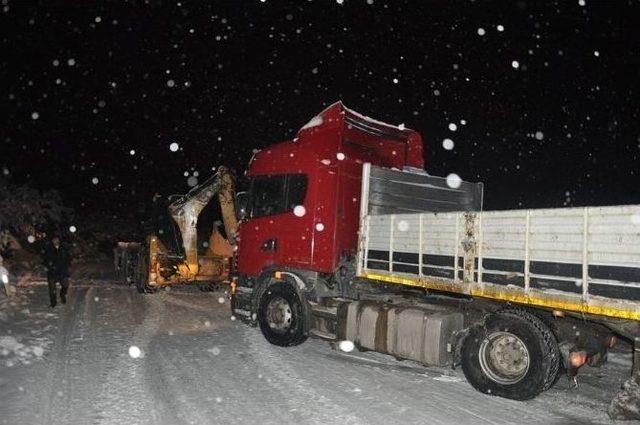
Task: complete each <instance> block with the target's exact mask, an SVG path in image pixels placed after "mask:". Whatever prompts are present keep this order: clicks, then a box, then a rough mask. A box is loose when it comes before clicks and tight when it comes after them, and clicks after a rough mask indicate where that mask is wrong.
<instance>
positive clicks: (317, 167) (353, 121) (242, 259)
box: [235, 102, 424, 286]
mask: <svg viewBox="0 0 640 425" xmlns="http://www.w3.org/2000/svg"><path fill="white" fill-rule="evenodd" d="M365 162H369V163H371V164H373V165H378V166H382V167H387V168H397V169H403V168H404V167H414V168H419V169H424V159H423V146H422V139H421V137H420V135H419V134H418V133H417V132H415V131H413V130H409V129H405V128H403V126H400V127H396V126H391V125H388V124H384V123H381V122H378V121H375V120H372V119H370V118H367V117H364V116H362V115H360V114H358V113H356V112H354V111H351V110H349V109H347V108H346V107H345V106H344V105H343V104H342V102H336V103H334V104H333V105H331V106H329V107H328V108H327V109H325V110H324V111H322V112H321V113H320V114H319V115H317V116H316V117H314V118H313V119H312V120H311V121H309V123H307V124H306V125H305V126H304V127H302V128H301V129H300V130H299V131H298V133H297V135H296V137H295V138H294V139H293V140H291V141H285V142H281V143H278V144H276V145H273V146H271V147H269V148H267V149H264V150H262V151H260V152H258V153H257V154H256V155H255V156H254V157H253V159H252V160H251V162H250V164H249V169H248V172H247V177H248V179H249V192H248V195H249V196H248V205H247V208H246V219H245V220H244V221H243V222H242V223H241V225H240V227H239V229H238V237H239V240H238V249H237V251H236V258H235V263H236V274H237V275H238V276H239V277H240V279H241V280H244V281H247V280H249V281H254V280H255V279H257V278H258V277H259V276H260V275H261V274H263V273H265V272H267V271H269V270H272V269H275V268H286V269H299V270H305V271H310V272H317V273H326V274H330V273H333V272H335V271H336V270H337V269H338V268H339V266H340V264H341V262H342V261H348V260H350V259H351V258H353V256H354V254H355V252H356V246H357V240H358V225H359V208H360V191H361V179H362V177H361V176H362V165H363V163H365ZM249 286H251V283H249Z"/></svg>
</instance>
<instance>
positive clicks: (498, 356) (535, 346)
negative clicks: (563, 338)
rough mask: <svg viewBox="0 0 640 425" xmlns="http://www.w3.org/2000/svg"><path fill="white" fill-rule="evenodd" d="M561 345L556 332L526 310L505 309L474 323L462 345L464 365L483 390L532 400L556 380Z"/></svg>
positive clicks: (466, 373) (507, 396) (506, 396)
mask: <svg viewBox="0 0 640 425" xmlns="http://www.w3.org/2000/svg"><path fill="white" fill-rule="evenodd" d="M560 358H561V356H560V350H559V349H558V343H557V341H556V339H555V336H554V335H553V332H551V330H549V328H548V327H547V326H546V325H545V324H544V323H543V322H542V320H540V319H539V318H538V317H536V316H534V315H532V314H529V313H527V312H525V311H519V310H518V311H504V312H500V313H497V314H494V315H491V316H489V317H488V318H487V320H486V321H485V323H484V325H481V326H476V327H474V328H472V329H471V332H470V333H469V335H468V336H467V337H466V338H465V340H464V342H463V345H462V371H463V372H464V375H465V376H466V378H467V380H468V381H469V383H470V384H471V385H472V386H473V387H474V388H475V389H476V390H478V391H480V392H483V393H486V394H491V395H496V396H499V397H505V398H510V399H514V400H529V399H532V398H534V397H536V396H537V395H538V394H540V393H541V392H542V391H545V390H547V389H548V388H549V387H551V385H553V383H555V381H556V377H557V376H558V371H559V369H560Z"/></svg>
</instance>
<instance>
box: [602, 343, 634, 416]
mask: <svg viewBox="0 0 640 425" xmlns="http://www.w3.org/2000/svg"><path fill="white" fill-rule="evenodd" d="M607 413H609V416H610V417H611V419H617V420H640V338H636V339H635V342H634V346H633V373H632V374H631V378H629V379H628V380H627V381H625V383H624V384H622V389H621V390H620V392H618V394H616V396H615V397H614V398H613V400H611V404H609V410H608V412H607Z"/></svg>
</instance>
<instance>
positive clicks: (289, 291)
mask: <svg viewBox="0 0 640 425" xmlns="http://www.w3.org/2000/svg"><path fill="white" fill-rule="evenodd" d="M258 322H259V324H260V330H261V331H262V334H263V335H264V337H265V338H266V339H267V341H269V342H270V343H271V344H274V345H279V346H281V347H291V346H294V345H299V344H302V343H303V342H304V341H306V340H307V336H306V335H305V334H304V313H303V306H302V301H301V300H300V297H299V296H298V294H297V293H296V291H295V289H293V288H292V287H291V286H290V285H288V284H286V283H284V282H277V283H274V284H271V285H270V286H269V287H268V288H267V289H266V290H265V292H264V293H263V294H262V297H261V298H260V304H259V307H258Z"/></svg>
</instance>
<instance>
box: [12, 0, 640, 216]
mask: <svg viewBox="0 0 640 425" xmlns="http://www.w3.org/2000/svg"><path fill="white" fill-rule="evenodd" d="M498 26H503V27H504V28H503V31H499V30H498ZM480 28H482V29H483V30H484V31H481V30H480ZM639 28H640V1H638V0H629V1H625V0H620V1H613V0H611V1H605V0H603V1H595V0H580V2H579V1H578V0H575V1H573V0H569V1H558V2H551V1H525V0H522V1H511V0H508V1H475V2H474V1H446V2H445V1H431V2H427V1H413V2H411V1H383V0H373V1H372V0H362V1H355V0H344V3H343V4H339V3H338V2H336V1H334V0H325V1H321V0H313V1H306V0H299V1H289V2H285V1H274V0H267V1H266V2H261V1H259V0H255V1H253V0H252V1H223V2H216V1H207V2H205V1H202V2H197V1H180V2H178V1H165V2H156V1H148V2H143V1H128V2H124V1H121V2H116V1H114V2H80V1H67V2H60V1H59V2H55V1H53V2H50V1H40V2H28V1H16V0H0V39H1V40H2V47H1V49H2V56H1V57H0V83H1V87H2V91H1V93H0V96H1V97H0V143H1V145H0V147H1V150H0V170H2V171H3V174H4V177H6V178H8V179H10V181H11V182H14V183H19V184H21V183H26V182H29V183H31V184H32V185H34V186H36V187H40V188H51V187H53V188H58V189H59V190H60V191H61V192H62V193H63V195H64V197H65V199H66V200H67V202H69V203H70V204H71V205H72V206H74V207H76V208H77V209H78V211H80V212H91V211H96V210H98V209H100V210H107V211H113V212H117V211H119V210H128V211H134V212H136V211H137V214H139V215H140V216H142V215H143V214H144V213H143V212H142V211H141V210H140V211H139V206H141V205H144V204H148V203H149V202H150V200H151V196H152V195H153V193H154V192H160V193H163V194H167V193H174V192H183V191H186V190H188V188H189V187H188V185H187V177H186V176H185V172H189V173H192V172H193V171H194V170H195V171H198V172H199V174H200V177H202V176H205V175H209V174H210V170H211V167H212V166H216V165H219V164H226V165H231V166H232V167H235V168H236V169H237V170H243V169H244V168H245V166H246V164H247V162H248V160H249V158H250V156H251V153H252V150H253V149H255V148H263V147H265V146H267V145H269V144H271V143H274V142H277V141H280V140H284V139H287V138H290V137H292V136H293V135H294V134H295V131H296V130H297V129H298V128H299V127H300V126H302V125H303V124H305V123H306V122H307V121H308V120H309V119H310V118H312V117H313V116H314V115H315V114H316V113H317V112H319V111H320V110H322V109H323V108H324V107H325V106H326V105H328V104H330V103H332V102H334V101H336V100H338V99H342V100H343V101H344V102H345V104H346V105H347V106H349V107H351V108H352V109H355V110H356V111H359V112H361V113H363V114H365V115H369V116H372V117H374V118H377V119H380V120H383V121H387V122H390V123H394V124H399V123H405V124H406V126H407V127H411V128H414V129H416V130H418V131H420V132H421V133H422V135H423V137H424V140H425V150H426V160H427V170H428V171H429V172H430V173H431V174H436V175H447V174H449V173H452V172H454V173H457V174H459V175H460V176H461V177H462V178H463V179H465V180H474V181H478V180H480V181H484V182H485V209H503V208H514V207H516V208H517V207H532V208H534V207H550V206H563V205H605V204H618V203H627V204H628V203H640V185H638V174H639V170H638V159H639V156H640V155H639V154H640V124H639V123H640V121H639V115H640V97H639V94H640V85H639V82H640V72H639V68H640V48H639V46H640V42H639V41H638V40H640V37H639V36H638V29H639ZM482 32H484V35H480V33H482ZM513 61H517V62H518V64H519V67H518V68H515V67H514V66H513V65H512V62H513ZM461 120H464V121H465V122H466V125H462V124H461ZM449 123H456V124H457V126H458V129H457V131H455V132H452V131H450V130H449V129H448V125H449ZM445 138H451V139H452V140H453V141H454V143H455V148H454V149H453V150H451V151H449V150H445V149H444V148H443V144H442V143H443V139H445ZM174 142H175V143H178V144H179V146H180V150H179V151H178V152H171V150H170V149H169V146H170V144H171V143H174ZM132 150H133V151H135V153H134V154H133V155H132V154H131V152H130V151H132ZM94 178H97V179H98V180H97V182H98V183H97V184H94V183H93V182H92V179H94ZM82 204H84V205H82Z"/></svg>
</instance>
